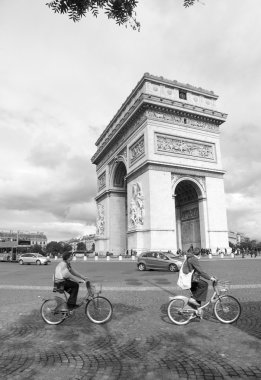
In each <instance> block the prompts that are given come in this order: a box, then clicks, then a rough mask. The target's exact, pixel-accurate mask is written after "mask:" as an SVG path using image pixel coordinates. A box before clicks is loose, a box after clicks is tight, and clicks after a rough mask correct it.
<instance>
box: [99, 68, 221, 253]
mask: <svg viewBox="0 0 261 380" xmlns="http://www.w3.org/2000/svg"><path fill="white" fill-rule="evenodd" d="M217 99H218V96H217V95H215V94H214V93H213V92H212V91H207V90H203V89H202V88H197V87H193V86H190V85H188V84H186V85H185V84H182V83H179V82H177V81H171V80H167V79H164V78H162V77H156V76H153V75H150V74H144V76H143V77H142V79H141V80H140V81H139V83H138V84H137V86H136V87H135V88H134V90H133V91H132V92H131V94H130V96H129V97H128V98H127V100H126V101H125V102H124V103H123V105H122V106H121V108H120V109H119V111H118V112H117V114H116V115H115V116H114V118H113V119H112V121H111V122H110V123H109V125H108V126H107V128H106V129H105V130H104V132H103V133H102V134H101V136H100V137H99V139H98V140H97V142H96V145H97V151H96V153H95V154H94V156H93V157H92V162H93V164H95V165H96V171H97V187H98V189H97V197H96V203H97V230H96V251H100V252H105V251H111V252H113V253H116V254H117V253H122V252H124V251H125V250H126V249H128V250H131V249H134V250H136V251H137V252H140V251H142V250H146V249H149V250H152V249H161V250H172V251H173V250H174V251H175V250H177V249H179V248H180V249H182V250H187V249H188V248H189V247H190V245H191V244H192V245H193V247H198V248H211V249H212V250H213V249H216V248H217V247H228V230H227V216H226V207H225V194H224V183H223V176H224V170H223V168H222V162H221V152H220V125H221V124H222V123H224V121H225V120H226V117H227V115H226V114H225V113H223V112H220V111H218V110H217V109H216V101H217Z"/></svg>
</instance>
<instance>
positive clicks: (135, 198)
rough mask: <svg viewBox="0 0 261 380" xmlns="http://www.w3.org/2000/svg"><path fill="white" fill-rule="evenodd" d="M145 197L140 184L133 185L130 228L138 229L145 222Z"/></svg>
mask: <svg viewBox="0 0 261 380" xmlns="http://www.w3.org/2000/svg"><path fill="white" fill-rule="evenodd" d="M144 215H145V210H144V195H143V191H142V186H141V184H140V183H139V182H136V183H134V184H133V185H132V197H131V201H130V221H129V222H130V223H129V225H130V227H137V226H139V225H142V224H143V222H144Z"/></svg>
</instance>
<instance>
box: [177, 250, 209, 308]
mask: <svg viewBox="0 0 261 380" xmlns="http://www.w3.org/2000/svg"><path fill="white" fill-rule="evenodd" d="M199 254H200V250H196V249H195V250H192V249H190V250H189V251H188V252H187V259H186V261H185V262H184V265H183V272H184V273H185V274H188V273H189V272H191V271H192V270H194V273H193V275H192V280H191V288H190V290H191V293H192V295H193V298H190V300H189V303H191V304H193V306H196V307H199V306H200V305H201V302H202V301H206V299H207V294H208V283H207V282H206V281H204V280H202V279H201V278H200V277H203V278H205V279H207V280H211V281H216V278H215V277H214V276H210V275H209V274H207V273H206V272H204V271H203V270H202V268H201V265H200V264H199Z"/></svg>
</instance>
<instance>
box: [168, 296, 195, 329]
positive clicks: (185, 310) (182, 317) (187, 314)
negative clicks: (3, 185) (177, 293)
mask: <svg viewBox="0 0 261 380" xmlns="http://www.w3.org/2000/svg"><path fill="white" fill-rule="evenodd" d="M194 313H195V312H194V310H193V309H191V308H190V307H189V306H187V305H186V302H185V301H184V300H183V299H173V300H171V301H170V303H169V305H168V317H169V319H170V320H171V322H173V323H176V324H177V325H186V324H187V323H188V322H189V321H190V319H191V318H192V317H193V316H194Z"/></svg>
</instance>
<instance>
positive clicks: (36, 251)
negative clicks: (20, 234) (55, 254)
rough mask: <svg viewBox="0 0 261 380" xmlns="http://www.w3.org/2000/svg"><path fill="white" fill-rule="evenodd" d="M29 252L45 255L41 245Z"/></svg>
mask: <svg viewBox="0 0 261 380" xmlns="http://www.w3.org/2000/svg"><path fill="white" fill-rule="evenodd" d="M29 252H34V253H41V254H43V250H42V247H41V245H39V244H34V245H32V246H31V247H30V249H29Z"/></svg>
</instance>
